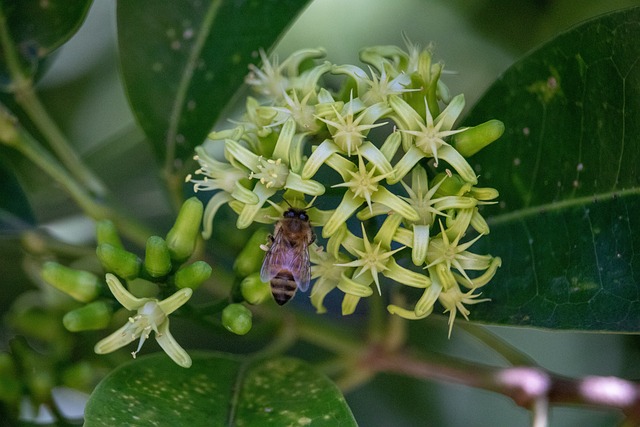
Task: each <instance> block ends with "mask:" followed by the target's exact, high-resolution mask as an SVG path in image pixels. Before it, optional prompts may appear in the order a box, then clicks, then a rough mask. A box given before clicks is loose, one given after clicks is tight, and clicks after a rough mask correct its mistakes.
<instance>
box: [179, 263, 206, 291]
mask: <svg viewBox="0 0 640 427" xmlns="http://www.w3.org/2000/svg"><path fill="white" fill-rule="evenodd" d="M211 271H212V269H211V266H210V265H209V264H207V263H206V262H205V261H196V262H194V263H193V264H189V265H187V266H183V267H181V268H180V269H179V270H178V271H177V272H176V275H175V276H174V281H175V285H176V287H177V288H178V289H183V288H191V289H197V288H199V287H200V285H202V284H203V283H204V282H205V281H206V280H207V279H208V278H209V277H210V276H211Z"/></svg>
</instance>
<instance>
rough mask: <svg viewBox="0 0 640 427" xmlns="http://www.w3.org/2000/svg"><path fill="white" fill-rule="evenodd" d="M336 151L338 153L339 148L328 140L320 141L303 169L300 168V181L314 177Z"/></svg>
mask: <svg viewBox="0 0 640 427" xmlns="http://www.w3.org/2000/svg"><path fill="white" fill-rule="evenodd" d="M338 151H340V148H339V147H338V146H337V145H336V144H335V143H334V142H333V141H331V140H330V139H325V140H324V141H322V143H321V144H320V145H318V146H317V147H315V149H314V150H313V153H311V155H310V156H309V158H308V159H307V162H306V163H305V165H304V168H302V172H301V173H300V175H301V176H302V179H309V178H311V177H312V176H314V175H315V174H316V172H317V171H318V169H320V166H322V164H323V163H324V162H326V160H327V159H328V158H329V156H331V155H332V154H333V153H337V152H338Z"/></svg>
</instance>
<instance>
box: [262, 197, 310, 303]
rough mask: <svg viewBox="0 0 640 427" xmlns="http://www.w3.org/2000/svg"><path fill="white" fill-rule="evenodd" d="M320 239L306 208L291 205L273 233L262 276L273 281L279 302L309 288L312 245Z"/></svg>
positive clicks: (272, 284) (273, 290)
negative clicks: (314, 230) (298, 290)
mask: <svg viewBox="0 0 640 427" xmlns="http://www.w3.org/2000/svg"><path fill="white" fill-rule="evenodd" d="M315 239H316V235H315V233H314V232H313V228H312V227H311V223H310V222H309V216H308V215H307V211H306V210H305V209H296V208H293V207H291V208H289V209H288V210H287V211H285V212H284V214H283V216H282V218H281V219H280V220H279V221H278V222H277V223H276V226H275V229H274V233H273V235H270V236H269V244H268V247H267V248H265V249H267V254H266V255H265V257H264V261H263V263H262V269H261V270H260V278H261V280H262V281H263V282H267V281H268V282H270V283H271V294H272V295H273V298H274V299H275V300H276V302H277V303H278V304H279V305H284V304H285V303H287V302H288V301H289V300H290V299H291V298H293V296H294V295H295V293H296V290H297V289H298V288H300V290H301V291H302V292H306V290H307V289H308V288H309V280H310V277H311V269H310V265H309V245H310V244H311V243H313V242H314V241H315Z"/></svg>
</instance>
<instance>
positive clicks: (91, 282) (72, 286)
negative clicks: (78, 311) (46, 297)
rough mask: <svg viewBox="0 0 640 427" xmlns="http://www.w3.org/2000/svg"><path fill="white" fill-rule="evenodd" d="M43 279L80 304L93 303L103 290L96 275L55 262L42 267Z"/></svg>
mask: <svg viewBox="0 0 640 427" xmlns="http://www.w3.org/2000/svg"><path fill="white" fill-rule="evenodd" d="M42 278H43V279H44V281H45V282H47V283H49V284H50V285H52V286H53V287H55V288H57V289H59V290H61V291H62V292H64V293H66V294H67V295H69V296H71V297H72V298H74V299H75V300H77V301H80V302H90V301H93V300H94V299H95V298H97V297H98V295H99V294H100V290H101V288H102V285H101V284H100V279H99V278H98V276H96V275H95V274H93V273H90V272H88V271H81V270H75V269H73V268H69V267H65V266H63V265H60V264H58V263H57V262H53V261H50V262H46V263H45V264H44V265H43V266H42Z"/></svg>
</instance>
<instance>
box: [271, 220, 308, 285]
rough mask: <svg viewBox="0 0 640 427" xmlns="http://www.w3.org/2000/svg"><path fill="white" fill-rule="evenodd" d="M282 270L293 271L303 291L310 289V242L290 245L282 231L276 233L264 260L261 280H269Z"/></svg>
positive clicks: (294, 277) (297, 283)
mask: <svg viewBox="0 0 640 427" xmlns="http://www.w3.org/2000/svg"><path fill="white" fill-rule="evenodd" d="M281 271H289V272H291V275H292V276H293V279H294V280H295V282H296V285H297V286H298V288H300V290H301V291H302V292H305V291H306V290H307V289H309V281H310V280H311V270H310V264H309V248H308V244H307V243H306V242H305V243H301V244H300V245H296V246H290V245H289V244H287V243H286V241H285V239H284V238H283V235H282V233H276V235H275V237H274V239H273V243H272V244H271V246H270V247H269V250H268V251H267V254H266V255H265V257H264V261H263V262H262V269H261V270H260V280H262V281H263V282H269V281H270V280H271V279H273V278H274V277H276V276H277V275H278V273H280V272H281Z"/></svg>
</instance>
